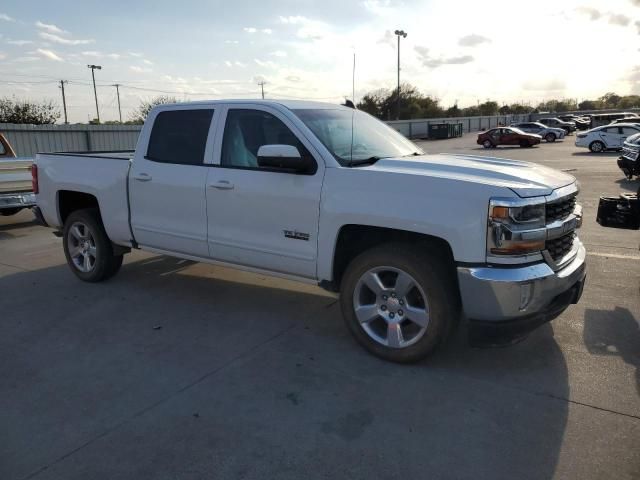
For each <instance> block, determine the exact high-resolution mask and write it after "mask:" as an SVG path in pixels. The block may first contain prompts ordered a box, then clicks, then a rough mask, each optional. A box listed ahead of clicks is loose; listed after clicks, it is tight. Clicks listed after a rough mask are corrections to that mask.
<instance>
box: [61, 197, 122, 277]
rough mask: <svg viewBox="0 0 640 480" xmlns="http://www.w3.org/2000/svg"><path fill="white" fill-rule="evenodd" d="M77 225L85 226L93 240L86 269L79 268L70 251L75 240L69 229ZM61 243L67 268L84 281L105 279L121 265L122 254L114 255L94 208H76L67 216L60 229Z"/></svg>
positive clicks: (97, 212) (116, 271)
mask: <svg viewBox="0 0 640 480" xmlns="http://www.w3.org/2000/svg"><path fill="white" fill-rule="evenodd" d="M77 225H84V226H86V228H87V229H88V235H89V238H90V239H92V240H93V244H94V246H95V257H94V262H93V265H92V266H91V268H90V269H89V270H88V271H82V270H81V268H80V267H79V266H78V265H77V263H76V261H77V259H74V258H73V257H72V253H71V252H70V246H71V244H72V243H73V242H75V241H76V240H75V239H74V238H73V235H72V232H71V229H72V227H73V226H77ZM62 245H63V248H64V255H65V257H66V259H67V264H68V265H69V268H70V269H71V271H72V272H73V273H75V275H76V276H77V277H78V278H79V279H80V280H82V281H84V282H91V283H94V282H101V281H103V280H107V279H109V278H111V277H113V276H114V275H115V274H116V273H118V270H120V267H121V266H122V260H123V256H122V255H114V253H113V246H112V244H111V240H110V239H109V237H108V236H107V233H106V232H105V230H104V226H103V225H102V220H101V219H100V212H99V211H98V210H97V209H95V208H90V209H84V210H76V211H75V212H72V213H71V214H70V215H69V216H68V217H67V220H66V221H65V222H64V229H63V231H62Z"/></svg>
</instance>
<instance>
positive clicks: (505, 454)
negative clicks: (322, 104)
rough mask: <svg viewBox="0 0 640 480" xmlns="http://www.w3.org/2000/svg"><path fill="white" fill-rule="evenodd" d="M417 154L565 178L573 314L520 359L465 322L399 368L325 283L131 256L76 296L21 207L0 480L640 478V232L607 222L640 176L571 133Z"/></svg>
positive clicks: (7, 276) (57, 250) (4, 250)
mask: <svg viewBox="0 0 640 480" xmlns="http://www.w3.org/2000/svg"><path fill="white" fill-rule="evenodd" d="M422 146H423V147H424V148H425V149H426V150H427V151H429V152H431V153H437V152H464V153H471V154H480V155H485V154H487V153H489V154H491V155H494V156H500V157H507V158H516V159H523V160H531V161H536V162H539V163H542V164H545V165H549V166H552V167H555V168H558V169H567V170H568V171H570V172H571V173H572V174H574V175H575V176H576V177H577V178H578V179H579V180H580V182H581V184H582V194H581V202H582V204H583V206H584V212H585V224H584V227H583V228H582V231H581V233H580V235H581V238H582V240H583V242H584V243H585V244H586V245H587V248H588V252H589V254H588V262H589V274H588V281H587V285H586V288H585V292H584V295H583V298H582V300H581V302H580V303H579V304H578V305H575V306H572V307H571V308H570V309H569V310H567V311H566V312H565V313H564V314H563V315H562V316H561V317H559V318H558V319H556V320H555V321H553V322H552V323H551V324H548V325H545V326H543V327H542V328H540V329H539V330H537V331H535V332H534V333H533V334H532V335H530V336H529V337H528V338H527V339H526V340H525V341H523V342H521V343H519V344H517V345H513V346H510V347H506V348H499V349H478V348H471V347H469V346H468V345H467V342H466V336H465V326H464V325H462V326H461V328H460V330H459V332H458V334H457V335H456V336H455V337H454V338H453V339H452V341H451V342H450V343H449V344H448V345H447V346H446V348H444V349H442V350H441V351H439V352H437V353H436V354H435V355H434V356H432V357H431V358H429V359H428V360H426V361H424V362H422V363H419V364H416V365H408V366H400V365H395V364H390V363H385V362H383V361H381V360H378V359H377V358H374V357H372V356H370V355H368V354H367V353H366V352H364V351H363V350H362V349H361V348H359V347H358V346H357V345H356V343H355V342H354V341H353V340H352V338H351V337H350V336H349V334H348V332H347V330H346V328H345V327H344V326H343V324H342V319H341V315H340V312H339V308H338V305H337V304H336V300H335V298H333V297H332V296H331V295H329V294H327V293H325V292H324V291H323V290H320V289H318V288H316V287H313V286H307V285H300V284H296V283H292V282H288V281H284V280H277V279H272V278H268V277H264V276H259V275H253V274H248V273H241V272H236V271H233V270H228V269H224V268H219V267H213V266H209V265H203V264H193V263H191V262H187V261H182V260H176V259H172V258H168V257H162V256H154V255H149V254H144V253H139V252H137V253H134V254H132V255H129V256H128V257H127V259H126V264H125V266H124V267H123V269H122V271H121V272H120V274H119V275H118V276H117V277H115V278H114V279H113V280H111V281H109V282H107V283H104V284H98V285H92V284H85V283H82V282H80V281H78V280H77V279H76V278H75V277H74V276H73V275H72V274H71V273H70V272H69V270H68V268H67V267H66V265H65V262H64V256H63V253H62V247H61V242H60V240H59V239H57V238H55V237H54V236H53V235H52V234H51V232H50V230H47V229H44V228H41V227H38V226H37V225H35V224H34V223H33V221H32V217H31V215H30V213H29V212H22V213H20V214H18V215H16V216H14V217H0V319H1V320H0V326H1V329H0V479H2V480H13V479H16V480H22V479H30V478H34V479H39V480H41V479H65V480H71V479H78V480H80V479H82V480H85V479H110V480H113V479H167V480H168V479H202V478H216V479H236V478H238V479H240V478H242V479H245V478H246V479H253V478H255V479H258V478H259V479H264V478H283V479H300V478H305V479H315V478H318V479H319V478H353V479H358V478H363V479H365V478H366V479H371V478H385V479H387V478H402V479H405V478H430V479H437V478H446V479H449V478H456V479H513V478H519V479H550V478H554V479H565V478H578V479H606V478H611V479H617V480H621V479H637V478H640V328H639V322H640V301H639V300H640V293H639V276H640V252H639V250H638V246H639V243H640V235H639V233H638V232H634V231H623V230H613V229H604V228H602V227H600V226H599V225H597V224H596V223H595V213H596V207H597V200H598V198H599V196H600V195H602V194H612V195H617V193H618V192H620V191H625V190H626V191H632V190H635V189H637V188H638V187H639V186H640V185H639V182H637V181H636V182H628V181H626V180H623V179H622V176H621V174H620V172H619V171H618V169H617V167H616V165H615V159H616V155H615V154H601V155H593V154H588V153H586V151H582V150H579V149H577V148H576V147H575V146H574V145H573V137H569V138H568V139H567V140H565V141H564V142H557V143H555V144H548V145H546V144H543V145H541V146H539V147H535V148H531V149H520V148H499V149H496V150H491V151H485V150H484V149H482V148H481V147H478V146H477V145H475V136H474V135H467V136H465V137H463V138H461V139H454V140H444V141H438V142H425V143H422Z"/></svg>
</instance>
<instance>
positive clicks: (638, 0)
mask: <svg viewBox="0 0 640 480" xmlns="http://www.w3.org/2000/svg"><path fill="white" fill-rule="evenodd" d="M631 3H632V4H634V5H635V6H636V7H640V0H631Z"/></svg>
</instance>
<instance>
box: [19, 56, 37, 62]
mask: <svg viewBox="0 0 640 480" xmlns="http://www.w3.org/2000/svg"><path fill="white" fill-rule="evenodd" d="M38 60H40V57H34V56H33V55H27V56H26V57H18V58H16V59H14V62H35V61H38Z"/></svg>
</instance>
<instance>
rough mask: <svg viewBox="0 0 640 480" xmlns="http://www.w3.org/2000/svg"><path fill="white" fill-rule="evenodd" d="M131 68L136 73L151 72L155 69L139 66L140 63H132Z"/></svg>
mask: <svg viewBox="0 0 640 480" xmlns="http://www.w3.org/2000/svg"><path fill="white" fill-rule="evenodd" d="M129 70H131V71H132V72H134V73H149V72H152V71H153V70H151V69H150V68H145V67H139V66H138V65H131V66H130V67H129Z"/></svg>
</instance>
